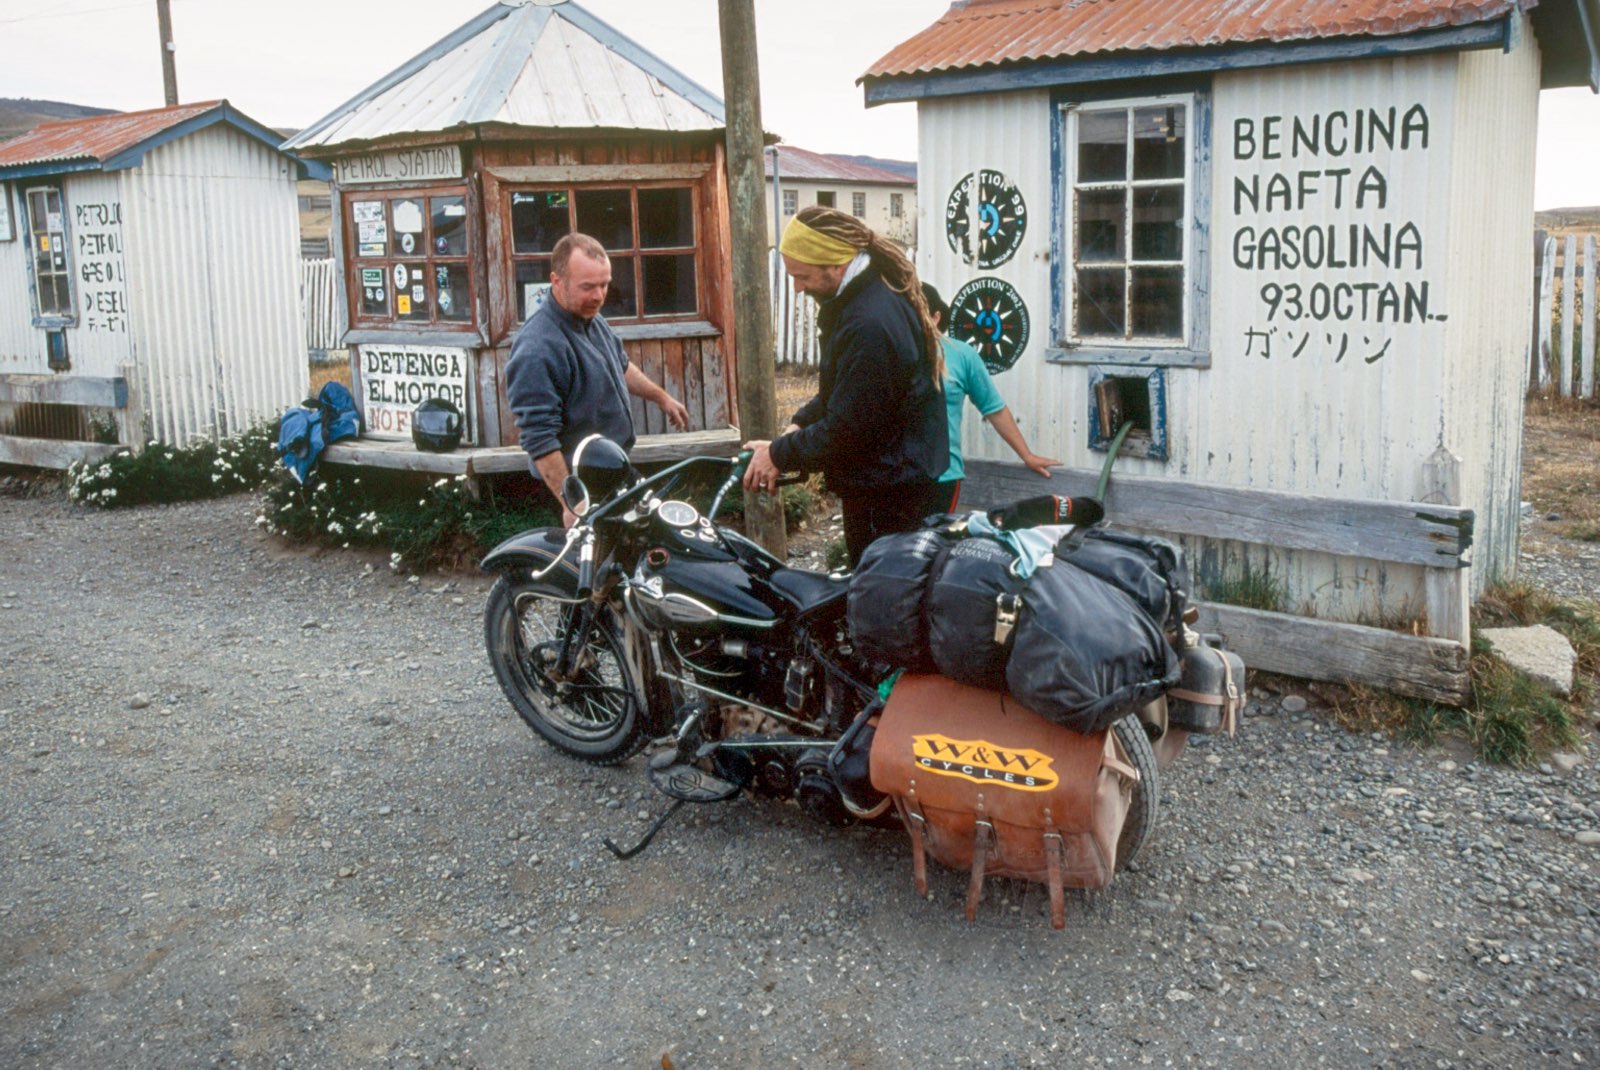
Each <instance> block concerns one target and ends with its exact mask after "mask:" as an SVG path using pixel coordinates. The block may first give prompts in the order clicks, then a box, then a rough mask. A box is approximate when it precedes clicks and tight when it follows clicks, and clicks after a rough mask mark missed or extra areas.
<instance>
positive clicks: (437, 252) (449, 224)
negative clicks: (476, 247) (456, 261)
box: [428, 197, 467, 256]
mask: <svg viewBox="0 0 1600 1070" xmlns="http://www.w3.org/2000/svg"><path fill="white" fill-rule="evenodd" d="M428 213H429V215H431V216H432V225H433V255H434V256H466V255H467V201H466V198H465V197H429V198H428Z"/></svg>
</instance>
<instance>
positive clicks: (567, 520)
mask: <svg viewBox="0 0 1600 1070" xmlns="http://www.w3.org/2000/svg"><path fill="white" fill-rule="evenodd" d="M577 522H578V514H577V513H574V512H573V511H572V510H571V509H568V508H567V507H566V506H565V505H563V506H562V507H561V526H562V527H564V528H570V527H571V526H572V525H574V524H576V523H577Z"/></svg>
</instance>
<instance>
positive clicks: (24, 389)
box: [0, 375, 128, 409]
mask: <svg viewBox="0 0 1600 1070" xmlns="http://www.w3.org/2000/svg"><path fill="white" fill-rule="evenodd" d="M0 401H3V402H10V403H11V404H14V405H28V404H37V405H85V406H92V407H96V408H103V409H121V408H125V407H126V406H127V404H128V379H127V377H126V376H124V375H0Z"/></svg>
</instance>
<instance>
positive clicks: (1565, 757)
mask: <svg viewBox="0 0 1600 1070" xmlns="http://www.w3.org/2000/svg"><path fill="white" fill-rule="evenodd" d="M1550 764H1551V765H1553V766H1555V767H1556V768H1557V769H1558V770H1560V771H1561V772H1562V773H1571V772H1572V771H1573V770H1574V769H1576V768H1578V766H1580V765H1582V764H1583V756H1582V755H1580V754H1568V753H1567V752H1565V751H1556V752H1555V753H1554V754H1552V755H1550Z"/></svg>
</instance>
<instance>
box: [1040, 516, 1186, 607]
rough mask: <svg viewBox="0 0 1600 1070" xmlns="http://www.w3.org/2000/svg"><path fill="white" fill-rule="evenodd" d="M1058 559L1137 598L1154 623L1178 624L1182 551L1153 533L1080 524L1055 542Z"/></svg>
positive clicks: (1182, 590)
mask: <svg viewBox="0 0 1600 1070" xmlns="http://www.w3.org/2000/svg"><path fill="white" fill-rule="evenodd" d="M1055 553H1056V559H1057V560H1064V561H1068V562H1071V563H1072V564H1073V565H1076V566H1077V567H1078V568H1080V569H1082V570H1083V571H1085V572H1087V573H1089V574H1090V575H1091V576H1095V577H1096V578H1098V579H1102V580H1104V581H1105V582H1107V583H1109V584H1111V586H1113V587H1115V588H1117V589H1118V590H1120V591H1122V592H1123V593H1124V594H1126V595H1128V596H1129V597H1130V598H1132V599H1133V600H1134V601H1135V602H1136V603H1138V605H1139V608H1140V609H1143V610H1144V611H1145V613H1147V614H1149V616H1150V619H1151V620H1153V621H1155V622H1156V623H1157V624H1160V625H1163V626H1165V627H1168V628H1173V629H1176V628H1177V626H1178V624H1179V622H1180V621H1181V620H1182V618H1183V611H1184V608H1185V606H1186V605H1187V604H1188V591H1189V570H1188V567H1187V566H1186V565H1185V564H1184V561H1183V552H1182V551H1181V550H1179V549H1178V547H1177V546H1176V545H1174V544H1173V543H1171V542H1169V541H1167V540H1166V539H1163V538H1159V537H1157V536H1155V535H1135V534H1134V533H1133V532H1130V531H1117V530H1115V529H1112V528H1089V529H1087V530H1084V529H1079V530H1077V531H1074V532H1072V533H1071V534H1070V535H1068V536H1067V537H1066V538H1065V539H1062V540H1061V542H1059V543H1057V544H1056V550H1055Z"/></svg>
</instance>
